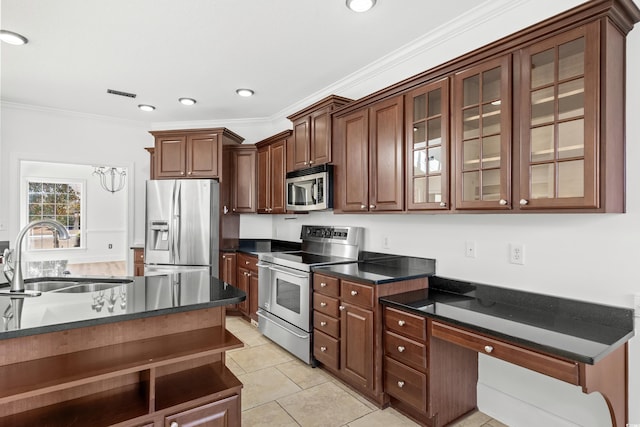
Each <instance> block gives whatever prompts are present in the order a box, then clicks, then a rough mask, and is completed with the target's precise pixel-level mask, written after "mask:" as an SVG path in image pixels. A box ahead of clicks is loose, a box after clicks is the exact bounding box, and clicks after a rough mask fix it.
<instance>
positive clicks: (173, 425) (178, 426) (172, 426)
mask: <svg viewBox="0 0 640 427" xmlns="http://www.w3.org/2000/svg"><path fill="white" fill-rule="evenodd" d="M169 427H180V424H178V423H177V422H175V421H173V422H171V425H170V426H169Z"/></svg>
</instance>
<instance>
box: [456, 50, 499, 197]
mask: <svg viewBox="0 0 640 427" xmlns="http://www.w3.org/2000/svg"><path fill="white" fill-rule="evenodd" d="M510 57H511V56H510V55H506V56H503V57H501V58H496V59H494V60H491V61H487V62H484V63H482V64H479V65H476V66H473V67H471V68H468V69H466V70H464V71H462V72H459V73H456V74H455V76H454V78H453V97H454V99H453V117H454V119H453V122H454V124H453V127H454V132H455V133H454V141H455V143H454V150H455V177H454V179H455V183H456V185H455V194H456V204H455V207H456V209H508V208H509V207H510V204H511V203H510V199H511V197H510V194H511V193H510V190H511V185H510V184H511V169H510V165H511V62H510Z"/></svg>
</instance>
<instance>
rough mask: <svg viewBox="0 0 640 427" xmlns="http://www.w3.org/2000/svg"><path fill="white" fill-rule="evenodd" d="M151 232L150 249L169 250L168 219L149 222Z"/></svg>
mask: <svg viewBox="0 0 640 427" xmlns="http://www.w3.org/2000/svg"><path fill="white" fill-rule="evenodd" d="M149 231H150V232H151V242H148V243H151V249H153V250H155V251H168V250H169V221H151V222H150V223H149Z"/></svg>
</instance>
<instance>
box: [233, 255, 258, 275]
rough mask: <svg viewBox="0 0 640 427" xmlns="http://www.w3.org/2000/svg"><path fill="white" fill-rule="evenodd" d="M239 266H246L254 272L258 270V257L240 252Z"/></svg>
mask: <svg viewBox="0 0 640 427" xmlns="http://www.w3.org/2000/svg"><path fill="white" fill-rule="evenodd" d="M238 267H244V268H246V269H247V270H251V271H253V272H257V271H258V257H254V256H251V255H247V254H240V253H239V254H238Z"/></svg>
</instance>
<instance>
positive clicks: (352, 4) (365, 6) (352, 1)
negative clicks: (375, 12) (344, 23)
mask: <svg viewBox="0 0 640 427" xmlns="http://www.w3.org/2000/svg"><path fill="white" fill-rule="evenodd" d="M375 4H376V0H347V7H348V8H349V9H351V10H353V11H354V12H366V11H367V10H369V9H371V8H372V7H373V6H375Z"/></svg>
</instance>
